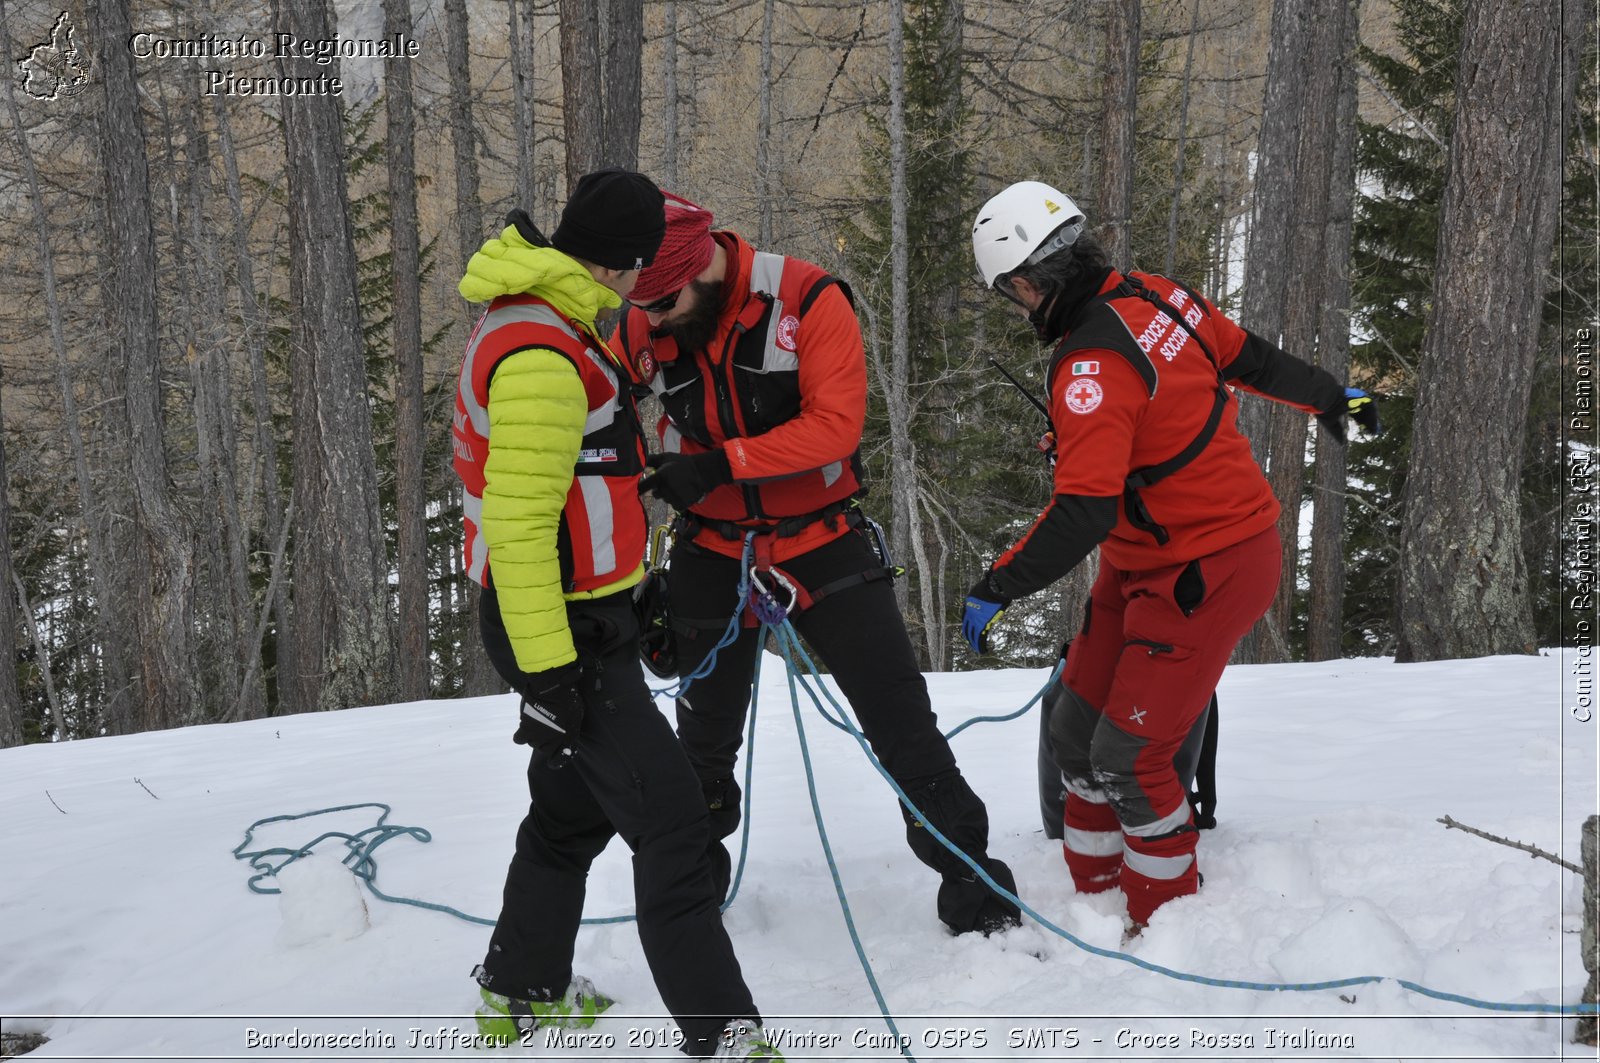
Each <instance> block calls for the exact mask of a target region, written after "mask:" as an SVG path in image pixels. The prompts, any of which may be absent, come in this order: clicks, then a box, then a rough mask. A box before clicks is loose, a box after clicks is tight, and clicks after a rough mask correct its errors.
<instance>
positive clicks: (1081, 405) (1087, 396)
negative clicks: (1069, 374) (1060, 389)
mask: <svg viewBox="0 0 1600 1063" xmlns="http://www.w3.org/2000/svg"><path fill="white" fill-rule="evenodd" d="M1105 397H1106V393H1105V390H1104V389H1103V388H1101V387H1100V385H1099V383H1098V382H1096V381H1093V380H1090V379H1089V378H1088V377H1079V378H1078V379H1077V380H1074V381H1073V382H1072V383H1070V384H1068V385H1067V409H1069V410H1071V411H1072V412H1073V413H1093V412H1094V411H1095V410H1097V409H1099V408H1100V401H1101V400H1102V399H1104V398H1105Z"/></svg>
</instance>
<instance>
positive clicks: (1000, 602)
mask: <svg viewBox="0 0 1600 1063" xmlns="http://www.w3.org/2000/svg"><path fill="white" fill-rule="evenodd" d="M1010 604H1011V603H1010V602H1008V601H1006V599H1005V597H1004V596H1003V595H1002V594H1000V593H999V592H998V591H996V590H995V589H994V584H993V582H992V581H991V579H990V577H989V576H987V575H986V576H984V577H983V578H982V579H981V580H979V581H978V582H977V584H976V585H975V586H974V587H973V588H972V590H971V591H969V592H968V593H967V600H966V602H965V603H963V605H962V608H961V637H962V638H964V639H966V640H967V645H969V646H971V647H972V652H974V653H988V652H989V629H990V628H992V627H994V625H995V624H996V622H998V621H999V619H1000V615H1001V614H1002V613H1004V612H1005V611H1006V606H1008V605H1010Z"/></svg>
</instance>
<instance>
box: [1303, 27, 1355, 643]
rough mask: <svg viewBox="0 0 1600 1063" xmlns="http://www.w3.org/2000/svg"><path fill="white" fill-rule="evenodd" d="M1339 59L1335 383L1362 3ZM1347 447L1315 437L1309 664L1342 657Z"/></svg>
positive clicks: (1331, 334) (1325, 348) (1328, 326)
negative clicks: (1356, 53) (1342, 56)
mask: <svg viewBox="0 0 1600 1063" xmlns="http://www.w3.org/2000/svg"><path fill="white" fill-rule="evenodd" d="M1343 6H1344V10H1345V17H1346V19H1347V22H1346V26H1345V30H1344V49H1345V59H1344V61H1343V62H1342V63H1341V64H1340V71H1339V102H1338V108H1337V118H1336V120H1335V123H1334V128H1335V134H1334V152H1333V163H1332V165H1331V166H1330V167H1329V173H1330V178H1331V179H1330V182H1329V186H1328V214H1327V234H1326V237H1325V243H1326V249H1327V250H1326V254H1325V256H1324V257H1325V259H1326V261H1327V264H1328V265H1327V281H1326V287H1325V289H1324V292H1323V297H1322V306H1321V319H1320V321H1319V322H1318V325H1317V364H1318V365H1320V366H1322V368H1324V369H1326V370H1327V371H1328V372H1330V373H1332V374H1333V375H1334V376H1335V377H1337V378H1338V379H1340V380H1344V379H1345V378H1346V377H1347V376H1348V375H1349V371H1350V313H1351V310H1350V304H1351V280H1350V271H1351V248H1352V245H1353V241H1354V230H1355V192H1356V131H1357V128H1358V127H1357V122H1356V103H1357V93H1356V83H1357V80H1358V74H1357V71H1356V57H1355V52H1356V49H1357V47H1358V45H1359V43H1360V34H1359V29H1360V23H1361V2H1360V0H1345V2H1344V4H1343ZM1346 453H1347V448H1345V447H1341V446H1338V445H1337V444H1335V443H1334V442H1333V441H1332V440H1331V439H1329V438H1328V436H1327V435H1326V434H1320V433H1319V435H1318V436H1317V457H1316V472H1315V473H1314V476H1313V485H1312V490H1313V499H1314V503H1313V504H1314V506H1315V508H1314V510H1313V511H1312V518H1311V571H1310V576H1311V597H1310V600H1309V603H1308V605H1307V610H1306V613H1307V620H1306V624H1307V628H1306V655H1307V657H1308V659H1310V660H1313V661H1330V660H1336V659H1338V658H1339V657H1342V656H1343V655H1344V583H1345V562H1344V511H1345V493H1346V491H1347V477H1348V468H1347V462H1346Z"/></svg>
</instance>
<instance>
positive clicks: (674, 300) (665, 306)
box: [633, 288, 683, 314]
mask: <svg viewBox="0 0 1600 1063" xmlns="http://www.w3.org/2000/svg"><path fill="white" fill-rule="evenodd" d="M682 294H683V289H682V288H679V289H678V290H677V291H675V292H668V293H667V294H666V295H663V296H662V297H661V298H659V299H657V300H656V301H655V302H653V303H644V304H640V303H634V304H633V305H634V306H637V307H638V308H639V309H640V310H643V311H644V312H645V313H647V314H665V313H666V312H667V311H668V310H671V309H672V308H673V307H675V306H677V305H678V296H680V295H682Z"/></svg>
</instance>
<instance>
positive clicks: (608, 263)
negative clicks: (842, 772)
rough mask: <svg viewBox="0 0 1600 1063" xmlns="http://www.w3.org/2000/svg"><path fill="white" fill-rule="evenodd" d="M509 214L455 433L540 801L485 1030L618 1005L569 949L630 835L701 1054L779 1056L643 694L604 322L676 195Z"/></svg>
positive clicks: (703, 814)
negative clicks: (618, 841) (589, 883)
mask: <svg viewBox="0 0 1600 1063" xmlns="http://www.w3.org/2000/svg"><path fill="white" fill-rule="evenodd" d="M508 221H509V222H510V224H509V225H508V226H507V228H506V229H505V231H504V232H503V233H501V235H500V237H499V239H496V240H490V241H488V242H487V243H486V244H484V246H483V248H482V250H480V251H479V252H478V253H477V254H476V255H474V256H473V257H472V260H471V262H470V263H469V264H468V266H467V273H466V276H465V277H463V278H462V281H461V285H460V291H461V294H462V295H463V296H464V297H466V298H467V299H468V300H471V301H473V302H488V304H489V305H488V307H487V309H486V310H485V311H484V314H483V317H482V318H481V319H480V320H479V322H478V324H477V327H476V328H475V329H474V330H473V333H472V337H471V339H470V340H469V341H468V343H467V350H466V355H465V357H464V358H463V360H462V366H461V381H460V387H459V389H458V391H457V394H456V410H455V418H454V423H453V425H452V442H453V443H454V446H455V468H456V472H457V474H458V475H459V476H460V477H461V481H462V484H463V488H464V491H463V507H462V508H463V516H464V517H465V520H466V563H467V570H468V573H469V575H470V576H471V577H472V579H473V580H475V581H476V582H478V583H479V584H480V585H481V586H482V588H483V593H482V597H481V603H482V607H481V613H480V618H479V619H480V625H481V633H482V636H483V644H484V649H485V651H486V652H487V653H488V655H489V658H490V660H491V661H492V662H493V663H494V666H495V669H496V671H498V672H499V673H500V675H501V677H502V678H504V679H505V681H506V682H507V683H509V684H510V685H511V686H512V688H513V689H515V690H516V691H517V693H518V694H520V695H521V711H520V715H519V717H518V727H517V731H516V734H515V736H514V737H515V740H516V741H517V742H519V743H522V744H525V745H528V746H530V747H532V749H531V753H530V757H529V764H528V790H529V794H530V796H531V798H532V803H531V805H530V807H529V810H528V813H527V816H526V818H524V819H523V821H522V825H521V827H520V828H519V830H518V832H517V846H516V854H515V856H513V858H512V860H511V867H510V869H509V871H508V872H507V874H506V883H505V890H504V902H503V906H502V908H501V912H500V918H499V920H498V922H497V923H496V925H495V929H494V933H493V935H492V937H491V938H490V941H489V951H488V954H487V956H486V957H485V958H484V961H483V963H482V964H480V965H479V966H478V967H477V968H475V969H474V971H473V975H474V977H475V978H476V979H477V981H478V984H479V986H480V990H479V993H480V996H481V998H482V1003H481V1004H480V1005H479V1007H478V1030H479V1033H480V1034H481V1035H482V1036H483V1037H484V1039H485V1040H486V1041H491V1042H497V1043H504V1044H515V1043H519V1042H520V1041H521V1040H522V1039H523V1038H524V1037H525V1035H526V1034H527V1033H528V1032H529V1031H531V1030H533V1029H535V1028H539V1027H550V1026H555V1027H586V1026H591V1025H593V1023H594V1021H595V1017H596V1016H597V1015H598V1014H599V1013H600V1012H602V1011H604V1010H605V1009H606V1008H607V1007H609V1006H610V1005H611V1003H612V1002H611V1001H610V1000H609V999H607V998H606V997H604V996H602V995H601V994H600V993H599V992H597V991H596V990H595V988H594V985H593V983H591V982H590V981H589V980H588V979H586V978H581V977H574V976H573V973H572V958H573V950H574V946H575V943H576V938H577V933H578V926H579V922H580V919H581V918H582V914H583V899H584V886H585V879H586V877H587V875H588V871H589V866H590V864H591V863H592V862H593V861H594V858H595V857H596V856H598V855H599V854H600V852H601V850H602V849H604V848H605V846H606V844H607V842H609V841H610V839H611V837H612V835H614V834H615V835H621V837H622V839H623V841H624V842H626V843H627V845H628V848H629V849H631V850H632V851H633V854H634V860H633V867H634V893H635V897H636V899H637V904H638V922H639V938H640V942H641V943H642V945H643V947H644V954H645V959H646V961H647V962H648V963H649V965H650V971H651V974H652V975H653V976H654V978H655V983H656V988H657V989H658V990H659V991H660V993H661V998H662V1000H663V1002H664V1003H665V1004H666V1006H667V1008H668V1010H669V1011H671V1012H672V1014H673V1016H674V1017H675V1018H676V1019H677V1021H678V1025H679V1027H680V1029H681V1030H682V1031H683V1042H682V1047H683V1049H684V1051H685V1052H687V1053H689V1054H690V1055H694V1056H698V1057H711V1056H712V1054H713V1053H714V1052H716V1053H719V1054H718V1055H717V1057H716V1058H734V1059H744V1058H779V1057H777V1056H776V1055H773V1054H771V1051H772V1050H771V1047H770V1045H769V1044H768V1043H767V1042H766V1040H765V1038H764V1036H763V1035H762V1034H761V1032H760V1017H759V1015H758V1013H757V1012H756V1008H755V1003H754V1001H753V1000H752V999H751V996H750V990H749V988H748V987H747V986H746V985H745V982H744V978H743V976H742V974H741V973H740V970H739V963H738V960H737V959H735V958H734V954H733V945H732V943H731V942H730V941H729V939H728V934H727V931H726V930H725V929H724V928H723V925H722V915H721V912H720V911H719V909H718V903H719V897H718V894H717V892H716V888H715V886H714V885H713V882H712V876H711V868H710V864H709V862H708V860H707V857H706V847H707V844H708V842H709V840H710V835H709V826H708V818H707V817H708V813H707V811H706V807H705V802H704V800H702V798H701V794H700V784H699V782H698V780H697V779H696V777H695V774H694V771H693V769H692V768H691V767H690V766H689V761H688V759H687V758H686V757H685V756H684V754H683V751H682V749H681V748H680V746H679V745H678V741H677V737H676V736H675V735H674V734H673V732H672V728H671V727H670V726H669V725H668V723H667V721H666V718H665V717H664V716H663V715H662V714H661V713H660V712H659V711H657V709H656V707H655V704H654V702H653V701H652V699H651V696H650V693H649V690H648V688H647V687H646V686H645V683H644V677H643V674H642V673H641V671H640V667H639V658H638V640H639V632H638V627H637V623H636V621H635V619H634V614H633V609H632V601H631V595H630V594H628V593H627V592H628V590H629V588H631V587H632V586H633V585H634V584H636V583H638V582H639V580H640V578H641V577H642V575H643V571H644V569H643V561H644V551H645V538H646V523H645V515H644V510H643V507H642V506H641V505H640V502H639V497H638V478H639V474H640V471H641V470H642V469H643V467H644V453H645V452H644V444H643V438H642V435H641V433H640V431H639V425H638V415H637V413H636V411H635V409H634V406H633V399H632V396H631V394H630V392H629V390H628V386H627V374H626V372H625V371H624V370H623V369H622V368H621V367H620V366H619V364H618V363H617V360H616V358H615V356H614V355H613V354H612V352H611V351H610V350H609V349H608V348H607V347H606V345H605V343H604V342H603V341H602V340H601V338H600V336H599V334H598V333H597V332H596V329H595V317H596V315H597V314H598V313H599V312H600V311H601V310H603V309H606V308H608V307H616V306H620V305H621V296H622V295H625V294H626V293H627V292H628V291H629V290H630V289H632V287H633V284H634V282H635V281H636V280H637V279H638V276H639V270H640V269H642V268H643V267H644V266H645V265H647V264H648V263H649V262H650V260H651V259H652V258H653V257H654V255H655V252H656V249H657V248H658V247H659V246H660V244H661V239H662V235H663V233H664V231H665V216H664V213H663V209H662V195H661V191H660V189H658V188H657V187H656V186H655V184H654V183H652V182H651V181H650V180H649V179H648V178H646V177H644V176H642V175H640V174H636V173H630V172H627V171H622V170H603V171H600V172H598V173H592V174H588V175H586V176H584V177H583V178H582V179H581V180H579V181H578V183H577V185H576V186H575V188H574V189H573V192H572V196H571V198H570V199H569V200H568V202H567V205H566V207H565V209H564V210H563V211H562V215H561V222H560V225H559V226H558V227H557V228H556V230H555V233H554V235H553V237H551V239H549V240H546V239H545V238H544V236H543V234H541V233H540V232H539V230H538V229H537V228H535V227H534V225H533V222H532V220H531V219H530V218H529V217H528V215H527V214H526V213H524V212H522V211H515V212H513V213H512V215H511V216H510V218H509V219H508ZM735 1046H737V1050H738V1052H739V1054H737V1055H731V1056H730V1055H727V1054H726V1053H727V1052H728V1051H730V1050H731V1049H732V1048H733V1047H735ZM763 1051H765V1052H767V1053H768V1054H765V1055H762V1054H760V1053H762V1052H763Z"/></svg>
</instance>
